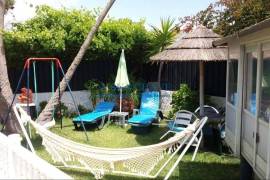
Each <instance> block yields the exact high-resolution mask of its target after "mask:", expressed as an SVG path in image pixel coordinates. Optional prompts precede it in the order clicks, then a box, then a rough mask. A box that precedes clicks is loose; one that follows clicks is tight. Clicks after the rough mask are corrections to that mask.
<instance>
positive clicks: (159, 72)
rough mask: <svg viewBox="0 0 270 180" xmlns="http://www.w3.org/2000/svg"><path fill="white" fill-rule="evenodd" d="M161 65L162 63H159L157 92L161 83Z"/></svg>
mask: <svg viewBox="0 0 270 180" xmlns="http://www.w3.org/2000/svg"><path fill="white" fill-rule="evenodd" d="M163 65H164V62H160V64H159V69H158V86H159V87H158V88H159V90H161V84H160V82H161V74H162V69H163Z"/></svg>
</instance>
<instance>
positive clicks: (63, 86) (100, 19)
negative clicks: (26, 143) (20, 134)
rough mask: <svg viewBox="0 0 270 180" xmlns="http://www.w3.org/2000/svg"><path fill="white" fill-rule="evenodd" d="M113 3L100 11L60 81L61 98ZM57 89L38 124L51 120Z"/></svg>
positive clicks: (41, 114) (40, 116)
mask: <svg viewBox="0 0 270 180" xmlns="http://www.w3.org/2000/svg"><path fill="white" fill-rule="evenodd" d="M114 2H115V0H110V1H109V2H108V3H107V5H106V7H105V8H104V10H103V11H102V13H101V14H100V15H99V17H98V19H97V21H96V24H95V25H94V26H93V27H92V28H91V31H90V32H89V34H88V35H87V37H86V39H85V41H84V43H83V44H82V46H81V48H80V50H79V52H78V53H77V55H76V57H75V58H74V60H73V62H72V64H71V65H70V67H69V68H68V71H67V73H66V74H65V78H63V79H62V81H61V82H60V85H59V87H58V88H60V96H62V94H63V93H64V91H65V90H66V87H67V83H66V81H67V82H69V81H70V80H71V78H72V76H73V74H74V72H75V71H76V69H77V67H78V66H79V64H80V62H81V60H82V58H83V56H84V54H85V52H86V51H87V49H88V47H89V45H90V43H91V42H92V39H93V38H94V35H95V33H96V32H97V30H98V28H99V26H100V25H101V23H102V22H103V19H104V18H105V17H106V15H107V13H108V12H109V10H110V8H111V7H112V5H113V3H114ZM58 88H57V90H56V93H54V96H53V97H51V99H50V100H49V102H48V104H47V105H46V107H45V108H44V110H43V111H42V112H41V113H40V115H39V117H38V119H37V121H38V122H40V124H41V125H43V124H45V123H46V122H49V121H50V120H51V119H52V113H53V109H54V106H55V105H57V103H58V99H59V93H58V91H59V90H58Z"/></svg>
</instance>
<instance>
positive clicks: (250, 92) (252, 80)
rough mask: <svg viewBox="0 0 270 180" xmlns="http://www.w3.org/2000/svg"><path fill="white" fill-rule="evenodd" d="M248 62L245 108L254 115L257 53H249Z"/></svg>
mask: <svg viewBox="0 0 270 180" xmlns="http://www.w3.org/2000/svg"><path fill="white" fill-rule="evenodd" d="M246 55H247V56H246V57H247V59H246V60H247V62H246V71H245V73H246V75H245V76H246V98H245V99H246V101H245V108H246V109H247V110H248V111H249V112H251V113H252V114H253V115H255V114H256V82H257V54H256V53H255V52H251V53H247V54H246Z"/></svg>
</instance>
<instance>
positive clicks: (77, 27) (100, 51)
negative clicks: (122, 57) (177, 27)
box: [4, 6, 152, 68]
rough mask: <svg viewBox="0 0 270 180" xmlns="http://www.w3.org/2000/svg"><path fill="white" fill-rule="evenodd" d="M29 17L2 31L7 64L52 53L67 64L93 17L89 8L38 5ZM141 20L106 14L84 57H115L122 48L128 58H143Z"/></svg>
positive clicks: (139, 61)
mask: <svg viewBox="0 0 270 180" xmlns="http://www.w3.org/2000/svg"><path fill="white" fill-rule="evenodd" d="M36 12H37V14H36V16H34V17H33V18H32V19H29V20H27V21H25V22H22V23H16V24H14V25H13V27H12V29H11V30H8V31H6V32H5V34H4V43H5V48H6V51H7V52H8V53H7V54H6V57H7V59H8V62H7V64H8V67H14V68H16V67H22V66H23V63H24V59H25V58H27V57H44V56H49V57H51V56H53V57H58V58H59V59H61V60H62V61H63V62H64V64H70V63H71V62H72V60H73V58H74V57H75V56H76V53H77V51H78V49H79V48H80V46H81V44H82V43H83V41H84V39H85V38H86V36H87V34H88V31H89V29H90V27H92V26H93V25H94V23H95V19H96V17H97V15H96V13H95V12H94V11H93V10H86V9H79V10H77V9H54V8H52V7H49V6H39V7H38V9H37V11H36ZM144 24H145V22H144V21H143V20H141V21H139V22H134V21H132V20H131V19H128V18H123V19H115V18H106V20H104V21H103V23H102V24H101V26H100V28H99V31H98V32H97V34H96V36H95V37H94V38H93V41H92V43H91V44H90V46H89V47H88V50H87V51H86V53H85V55H84V61H90V60H91V61H98V60H108V61H117V60H118V58H119V52H121V49H125V52H126V56H127V57H128V61H129V62H132V63H134V64H137V65H138V64H142V63H144V62H145V61H146V60H147V52H148V51H149V46H148V42H150V41H151V40H152V39H151V33H150V32H148V31H147V29H146V28H145V25H144Z"/></svg>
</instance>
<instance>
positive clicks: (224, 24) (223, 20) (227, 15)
mask: <svg viewBox="0 0 270 180" xmlns="http://www.w3.org/2000/svg"><path fill="white" fill-rule="evenodd" d="M269 17H270V2H269V0H219V1H218V2H216V3H212V4H210V5H209V6H208V7H207V8H206V9H205V10H202V11H200V12H198V13H197V14H196V15H195V16H186V17H183V18H180V19H179V24H180V26H181V25H182V24H183V23H185V22H186V21H191V22H192V23H193V24H195V25H197V24H202V25H204V26H206V27H208V28H210V29H213V30H214V31H215V32H217V33H218V34H221V35H223V36H227V35H229V34H233V33H235V32H237V31H239V30H241V29H243V28H245V27H248V26H250V25H253V24H256V23H258V22H260V21H262V20H264V19H267V18H269Z"/></svg>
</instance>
